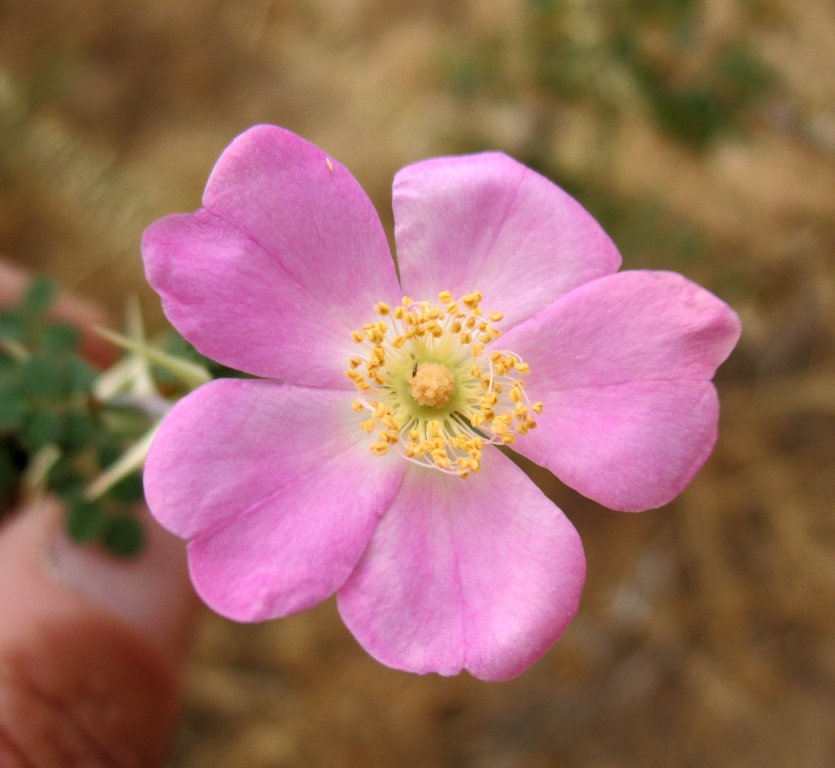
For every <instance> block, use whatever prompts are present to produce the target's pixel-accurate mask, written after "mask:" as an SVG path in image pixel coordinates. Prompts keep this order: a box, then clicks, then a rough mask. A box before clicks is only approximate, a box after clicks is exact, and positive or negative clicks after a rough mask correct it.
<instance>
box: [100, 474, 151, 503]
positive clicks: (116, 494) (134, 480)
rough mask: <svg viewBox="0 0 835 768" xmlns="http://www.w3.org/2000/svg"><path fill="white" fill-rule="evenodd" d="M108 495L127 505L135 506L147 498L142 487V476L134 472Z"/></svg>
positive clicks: (117, 484)
mask: <svg viewBox="0 0 835 768" xmlns="http://www.w3.org/2000/svg"><path fill="white" fill-rule="evenodd" d="M108 495H109V496H110V497H111V498H113V499H117V500H118V501H121V502H125V503H127V504H134V503H137V502H140V501H142V500H143V499H144V497H145V491H144V488H143V486H142V475H141V474H140V473H139V472H134V473H132V474H130V475H128V476H127V477H125V478H124V479H122V480H120V481H119V482H118V483H116V485H114V486H113V487H112V488H111V489H110V490H109V491H108Z"/></svg>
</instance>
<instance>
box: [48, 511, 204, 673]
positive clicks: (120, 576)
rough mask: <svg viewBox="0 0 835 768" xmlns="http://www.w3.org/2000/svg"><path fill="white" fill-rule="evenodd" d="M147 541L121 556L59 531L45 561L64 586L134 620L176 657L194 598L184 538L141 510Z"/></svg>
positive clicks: (184, 645) (188, 632)
mask: <svg viewBox="0 0 835 768" xmlns="http://www.w3.org/2000/svg"><path fill="white" fill-rule="evenodd" d="M142 522H143V525H144V526H145V530H146V532H147V541H146V544H145V547H144V549H143V551H142V552H141V554H140V555H138V556H137V557H135V558H133V559H121V558H116V557H113V556H112V555H109V554H107V553H106V552H104V551H103V550H102V549H101V548H100V547H98V546H96V545H84V546H81V545H79V544H76V543H75V542H73V541H70V540H69V539H68V538H67V537H66V535H65V534H64V533H63V532H62V531H60V532H58V533H57V535H56V536H55V537H54V539H53V541H52V546H51V551H50V560H51V561H52V566H53V570H54V571H55V573H56V575H57V577H58V578H59V579H60V581H62V582H63V583H64V584H66V585H68V586H70V587H72V588H73V589H74V590H76V591H77V592H80V593H81V594H83V595H85V596H86V597H88V598H90V599H91V600H93V601H94V602H96V603H98V604H99V605H101V606H103V607H104V608H106V609H107V610H108V611H110V612H111V613H112V614H115V615H116V616H119V617H121V618H122V619H124V620H125V621H127V622H129V623H130V624H133V625H134V626H136V627H137V628H139V629H140V630H141V631H142V632H144V633H145V634H146V635H147V636H149V637H150V638H151V639H152V640H154V641H155V642H156V643H157V644H158V645H160V646H161V647H162V648H163V650H165V651H166V652H167V653H169V654H170V655H171V656H172V657H173V658H174V659H175V660H180V659H182V658H183V657H184V656H185V654H186V652H187V649H188V646H189V643H190V639H191V636H192V634H193V630H194V624H195V619H196V615H197V607H198V600H197V598H196V596H195V594H194V590H193V588H192V586H191V581H190V579H189V576H188V569H187V566H186V556H185V546H184V542H183V541H181V540H180V539H178V538H176V537H175V536H173V535H172V534H170V533H168V532H167V531H165V530H163V529H162V528H161V527H160V526H159V525H158V524H157V523H156V521H155V520H154V519H153V518H152V517H151V516H150V515H149V514H148V513H147V512H144V513H142Z"/></svg>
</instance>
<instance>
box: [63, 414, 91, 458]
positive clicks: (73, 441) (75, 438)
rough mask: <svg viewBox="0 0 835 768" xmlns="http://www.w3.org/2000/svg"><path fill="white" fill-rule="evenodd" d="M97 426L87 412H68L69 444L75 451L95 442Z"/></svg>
mask: <svg viewBox="0 0 835 768" xmlns="http://www.w3.org/2000/svg"><path fill="white" fill-rule="evenodd" d="M94 430H95V427H94V425H93V422H92V420H91V418H90V416H89V414H87V413H83V412H81V411H70V412H69V413H68V414H67V435H66V438H67V446H68V447H69V448H70V449H71V450H74V451H78V450H81V449H83V448H85V447H86V446H87V445H89V444H90V443H92V442H93V433H94Z"/></svg>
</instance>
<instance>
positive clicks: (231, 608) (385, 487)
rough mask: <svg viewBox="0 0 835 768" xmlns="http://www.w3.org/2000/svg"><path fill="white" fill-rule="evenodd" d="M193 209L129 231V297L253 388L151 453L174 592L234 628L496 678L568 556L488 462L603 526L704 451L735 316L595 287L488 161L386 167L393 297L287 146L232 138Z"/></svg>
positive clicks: (644, 278)
mask: <svg viewBox="0 0 835 768" xmlns="http://www.w3.org/2000/svg"><path fill="white" fill-rule="evenodd" d="M203 204H204V207H203V208H202V209H200V210H198V211H196V212H195V213H191V214H179V215H173V216H168V217H166V218H164V219H162V220H161V221H158V222H157V223H155V224H154V225H152V226H151V227H150V228H149V229H148V230H147V232H146V233H145V237H144V240H143V252H144V257H145V263H146V268H147V274H148V279H149V281H150V283H151V285H152V286H153V287H154V288H155V289H156V290H157V291H158V292H159V294H160V296H161V297H162V300H163V306H164V309H165V312H166V314H167V316H168V318H169V319H170V320H171V322H172V323H173V324H174V326H175V327H176V328H177V329H178V330H179V331H180V332H181V333H182V335H183V336H184V337H185V338H186V339H188V340H189V341H190V342H191V343H192V344H194V346H195V347H197V349H198V350H200V351H201V352H202V353H204V354H205V355H207V356H209V357H211V358H214V359H215V360H218V361H219V362H221V363H224V364H225V365H227V366H230V367H233V368H237V369H240V370H242V371H245V372H247V373H249V374H252V375H254V376H257V377H262V378H260V379H246V380H240V379H236V380H223V379H221V380H217V381H213V382H211V383H209V384H206V385H205V386H203V387H201V388H199V389H198V390H196V391H194V392H193V393H192V394H191V395H189V396H187V397H186V398H184V399H183V400H181V401H180V402H179V403H178V404H177V405H176V406H175V407H174V408H173V410H172V411H171V412H170V413H169V415H168V416H167V417H166V419H165V420H164V422H163V424H162V426H161V428H160V431H159V433H158V435H157V437H156V439H155V441H154V443H153V446H152V449H151V452H150V454H149V456H148V461H147V464H146V469H145V488H146V495H147V499H148V503H149V505H150V507H151V509H152V511H153V512H154V514H155V515H156V517H157V519H158V520H159V521H160V522H161V523H162V524H163V525H164V526H165V527H167V528H168V529H170V530H171V531H173V532H174V533H176V534H177V535H179V536H181V537H184V538H186V539H188V555H189V563H190V567H191V574H192V578H193V580H194V584H195V587H196V588H197V591H198V592H199V593H200V595H201V596H202V597H203V599H204V600H205V601H206V602H207V603H208V604H209V605H210V606H211V607H212V608H214V609H215V610H216V611H217V612H219V613H221V614H223V615H224V616H228V617H230V618H233V619H236V620H239V621H260V620H263V619H270V618H274V617H278V616H287V615H288V614H292V613H295V612H297V611H302V610H304V609H306V608H309V607H311V606H313V605H315V604H317V603H319V602H320V601H322V600H324V599H325V598H327V597H329V596H330V595H332V594H334V593H336V595H337V604H338V607H339V611H340V613H341V615H342V618H343V620H344V621H345V623H346V624H347V626H348V628H349V629H350V630H351V632H352V633H353V634H354V635H355V637H356V638H357V639H358V641H359V642H360V644H361V645H362V646H363V647H364V648H365V649H366V650H367V651H368V652H369V653H370V654H371V655H372V656H374V657H375V658H377V659H379V660H380V661H381V662H383V663H385V664H388V665H390V666H393V667H396V668H399V669H404V670H409V671H413V672H419V673H426V672H433V671H434V672H439V673H440V674H442V675H453V674H456V673H458V672H460V671H461V670H464V669H466V670H468V671H469V672H470V673H472V674H473V675H475V676H476V677H479V678H482V679H485V680H503V679H507V678H510V677H513V676H515V675H518V674H520V673H521V672H522V671H523V670H524V669H526V668H527V667H528V666H529V665H530V664H531V663H533V662H534V661H535V660H536V659H538V658H539V657H540V656H541V655H542V654H543V653H544V652H545V650H546V649H547V648H548V647H549V646H550V645H551V644H552V643H553V642H554V640H556V639H557V637H559V635H560V634H561V633H562V632H563V630H564V629H565V627H566V626H567V625H568V623H569V622H570V620H571V619H572V618H573V616H574V614H575V612H576V610H577V607H578V602H579V597H580V592H581V589H582V585H583V580H584V575H585V560H584V556H583V550H582V545H581V543H580V540H579V537H578V535H577V532H576V531H575V529H574V528H573V526H572V525H571V523H570V522H569V521H568V520H567V519H566V517H565V516H564V515H563V513H562V512H561V511H560V510H559V509H558V508H557V507H556V506H554V504H553V503H552V502H551V501H549V500H548V499H547V498H546V497H545V496H544V495H543V494H542V493H541V492H540V491H539V490H538V489H537V488H536V487H535V486H534V484H533V483H532V482H531V481H530V480H529V479H528V478H527V476H526V475H525V474H523V472H522V471H521V470H520V469H518V468H517V467H516V466H515V465H514V464H513V463H512V462H511V461H510V459H508V458H507V457H506V456H504V455H502V453H501V452H500V451H498V450H496V448H495V446H496V445H506V446H509V447H511V448H512V449H513V450H515V451H518V452H519V453H520V454H522V455H524V456H527V457H528V458H530V459H532V460H533V461H535V462H536V463H538V464H540V465H542V466H544V467H547V468H548V469H550V470H551V471H553V472H554V473H555V474H556V475H557V476H558V477H559V478H560V479H561V480H563V482H565V483H567V484H568V485H570V486H572V487H573V488H576V489H577V490H578V491H580V492H581V493H583V494H585V495H586V496H589V497H590V498H592V499H595V500H596V501H599V502H601V503H602V504H605V505H607V506H609V507H612V508H614V509H618V510H625V511H639V510H645V509H649V508H653V507H658V506H660V505H662V504H665V503H667V502H668V501H670V500H671V499H672V498H673V497H674V496H676V494H678V493H679V492H680V491H681V490H682V489H683V488H684V487H685V486H686V485H687V483H688V482H689V481H690V480H691V479H692V477H693V476H694V474H695V473H696V471H697V470H698V469H699V467H700V466H701V465H702V464H703V463H704V461H705V460H706V459H707V457H708V455H709V453H710V451H711V449H712V447H713V444H714V442H715V439H716V430H717V420H718V404H717V397H716V391H715V389H714V387H713V385H712V383H711V381H710V380H711V378H712V376H713V374H714V372H715V370H716V367H717V366H718V365H719V364H720V363H721V362H722V361H723V360H724V359H725V358H726V357H727V355H728V354H729V353H730V351H731V349H732V348H733V346H734V344H735V343H736V340H737V338H738V335H739V322H738V319H737V317H736V315H735V314H734V313H733V312H732V311H731V310H730V309H729V308H728V307H727V306H726V305H725V304H724V303H722V302H721V301H720V300H719V299H717V298H716V297H715V296H713V295H712V294H710V293H708V292H707V291H705V290H703V289H701V288H699V287H698V286H696V285H694V284H693V283H691V282H689V281H687V280H686V279H684V278H683V277H681V276H679V275H676V274H671V273H668V272H624V273H619V274H616V271H617V269H618V267H619V266H620V256H619V254H618V251H617V249H616V248H615V246H614V245H613V244H612V242H611V241H610V240H609V238H608V237H607V236H606V234H605V233H604V232H603V231H602V229H601V228H600V227H599V225H598V224H597V223H596V222H595V221H594V220H593V219H592V218H591V216H589V214H588V213H587V212H586V211H585V210H583V208H581V207H580V205H579V204H578V203H577V202H575V201H574V200H573V199H572V198H571V197H569V196H568V195H566V194H565V193H564V192H563V191H562V190H560V189H559V188H558V187H556V186H555V185H554V184H552V183H551V182H550V181H548V180H546V179H545V178H543V177H541V176H539V175H538V174H536V173H534V172H533V171H531V170H529V169H527V168H525V167H523V166H521V165H519V164H518V163H516V162H515V161H513V160H511V159H510V158H508V157H506V156H504V155H501V154H497V153H487V154H479V155H472V156H468V157H451V158H439V159H435V160H428V161H426V162H421V163H417V164H415V165H411V166H409V167H407V168H404V169H403V170H402V171H400V173H398V174H397V177H396V178H395V181H394V216H395V239H396V241H397V258H398V264H399V270H400V278H399V280H398V276H397V273H396V271H395V267H394V264H393V262H392V258H391V255H390V252H389V248H388V244H387V241H386V237H385V235H384V232H383V228H382V226H381V224H380V220H379V218H378V217H377V214H376V213H375V211H374V209H373V207H372V205H371V202H370V201H369V199H368V197H367V196H366V195H365V193H364V192H363V191H362V189H361V188H360V186H359V185H358V184H357V182H356V181H355V179H354V178H353V177H352V176H351V175H350V173H349V172H348V171H347V170H346V169H345V168H344V167H342V166H341V165H340V164H339V163H337V162H336V161H335V160H332V159H331V158H329V157H328V156H326V155H325V153H324V152H322V150H320V149H318V148H317V147H315V146H314V145H312V144H310V143H308V142H306V141H304V140H302V139H301V138H299V137H297V136H295V135H293V134H292V133H289V132H288V131H285V130H282V129H280V128H276V127H272V126H257V127H255V128H252V129H251V130H249V131H247V132H246V133H244V134H243V135H242V136H240V137H238V138H237V139H236V140H235V141H234V142H233V143H232V144H231V145H230V146H229V147H228V148H227V149H226V151H225V152H224V153H223V155H222V156H221V158H220V160H219V161H218V163H217V165H216V167H215V169H214V171H213V172H212V174H211V177H210V179H209V182H208V185H207V187H206V192H205V195H204V197H203Z"/></svg>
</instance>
